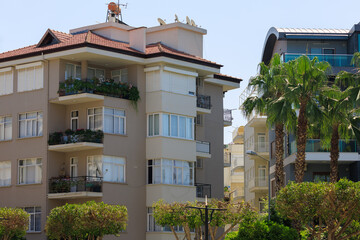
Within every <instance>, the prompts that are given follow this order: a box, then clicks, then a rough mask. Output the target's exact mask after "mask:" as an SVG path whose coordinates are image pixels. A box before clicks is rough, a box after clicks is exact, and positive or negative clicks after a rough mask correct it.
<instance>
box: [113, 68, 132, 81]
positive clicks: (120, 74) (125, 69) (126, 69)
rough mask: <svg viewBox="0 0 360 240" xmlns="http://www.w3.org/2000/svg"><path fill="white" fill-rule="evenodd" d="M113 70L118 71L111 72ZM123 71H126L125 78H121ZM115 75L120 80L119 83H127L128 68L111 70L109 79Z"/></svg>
mask: <svg viewBox="0 0 360 240" xmlns="http://www.w3.org/2000/svg"><path fill="white" fill-rule="evenodd" d="M115 71H119V75H115V74H113V72H115ZM125 71H126V79H122V76H123V72H125ZM124 76H125V74H124ZM115 77H119V82H121V83H128V82H129V70H128V68H121V69H115V70H111V79H114V78H115ZM124 78H125V77H124ZM114 80H115V79H114Z"/></svg>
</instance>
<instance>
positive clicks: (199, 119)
mask: <svg viewBox="0 0 360 240" xmlns="http://www.w3.org/2000/svg"><path fill="white" fill-rule="evenodd" d="M195 123H196V125H198V126H201V125H202V123H203V116H202V114H197V115H196V120H195Z"/></svg>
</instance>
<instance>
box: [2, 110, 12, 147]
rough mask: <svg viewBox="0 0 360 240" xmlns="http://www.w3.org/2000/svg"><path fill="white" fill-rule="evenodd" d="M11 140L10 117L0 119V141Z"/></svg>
mask: <svg viewBox="0 0 360 240" xmlns="http://www.w3.org/2000/svg"><path fill="white" fill-rule="evenodd" d="M11 139H12V117H9V116H5V117H0V141H6V140H11Z"/></svg>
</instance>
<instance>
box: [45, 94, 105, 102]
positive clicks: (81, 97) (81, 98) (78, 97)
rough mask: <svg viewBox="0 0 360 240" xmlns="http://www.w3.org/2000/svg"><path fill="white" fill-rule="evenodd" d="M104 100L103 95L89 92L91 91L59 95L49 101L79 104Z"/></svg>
mask: <svg viewBox="0 0 360 240" xmlns="http://www.w3.org/2000/svg"><path fill="white" fill-rule="evenodd" d="M102 100H104V96H102V95H97V94H91V93H81V94H74V95H68V96H61V97H59V98H56V99H53V100H50V102H51V103H55V104H62V105H72V104H80V103H87V102H95V101H102Z"/></svg>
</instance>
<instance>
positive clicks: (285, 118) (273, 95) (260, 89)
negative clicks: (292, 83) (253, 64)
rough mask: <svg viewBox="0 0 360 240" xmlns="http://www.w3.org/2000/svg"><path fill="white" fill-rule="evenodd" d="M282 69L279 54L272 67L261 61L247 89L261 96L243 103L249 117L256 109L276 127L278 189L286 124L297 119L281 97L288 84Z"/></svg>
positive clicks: (282, 174) (282, 175) (276, 182)
mask: <svg viewBox="0 0 360 240" xmlns="http://www.w3.org/2000/svg"><path fill="white" fill-rule="evenodd" d="M283 71H284V69H283V64H282V63H281V60H280V56H279V55H278V54H275V55H274V56H273V58H272V60H271V62H270V64H269V66H267V65H265V64H264V63H260V64H259V74H258V75H257V76H256V77H253V78H251V79H250V82H249V85H248V88H250V89H253V90H256V91H257V93H258V96H254V97H248V98H247V99H246V100H245V102H244V104H243V110H244V113H245V115H246V116H249V115H250V114H251V113H252V112H253V111H256V112H258V113H261V114H264V115H266V116H267V123H268V125H269V126H275V156H276V164H275V186H276V187H275V191H276V192H278V191H279V190H280V189H281V188H282V187H284V185H285V180H284V160H283V154H284V144H283V143H284V142H283V139H284V126H288V123H289V122H291V120H293V121H294V120H295V119H296V116H295V112H294V111H293V109H292V108H291V103H289V102H288V101H286V99H285V98H283V97H282V96H283V94H284V89H285V86H286V78H285V77H284V75H283ZM269 167H270V164H269ZM269 177H270V176H269Z"/></svg>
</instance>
